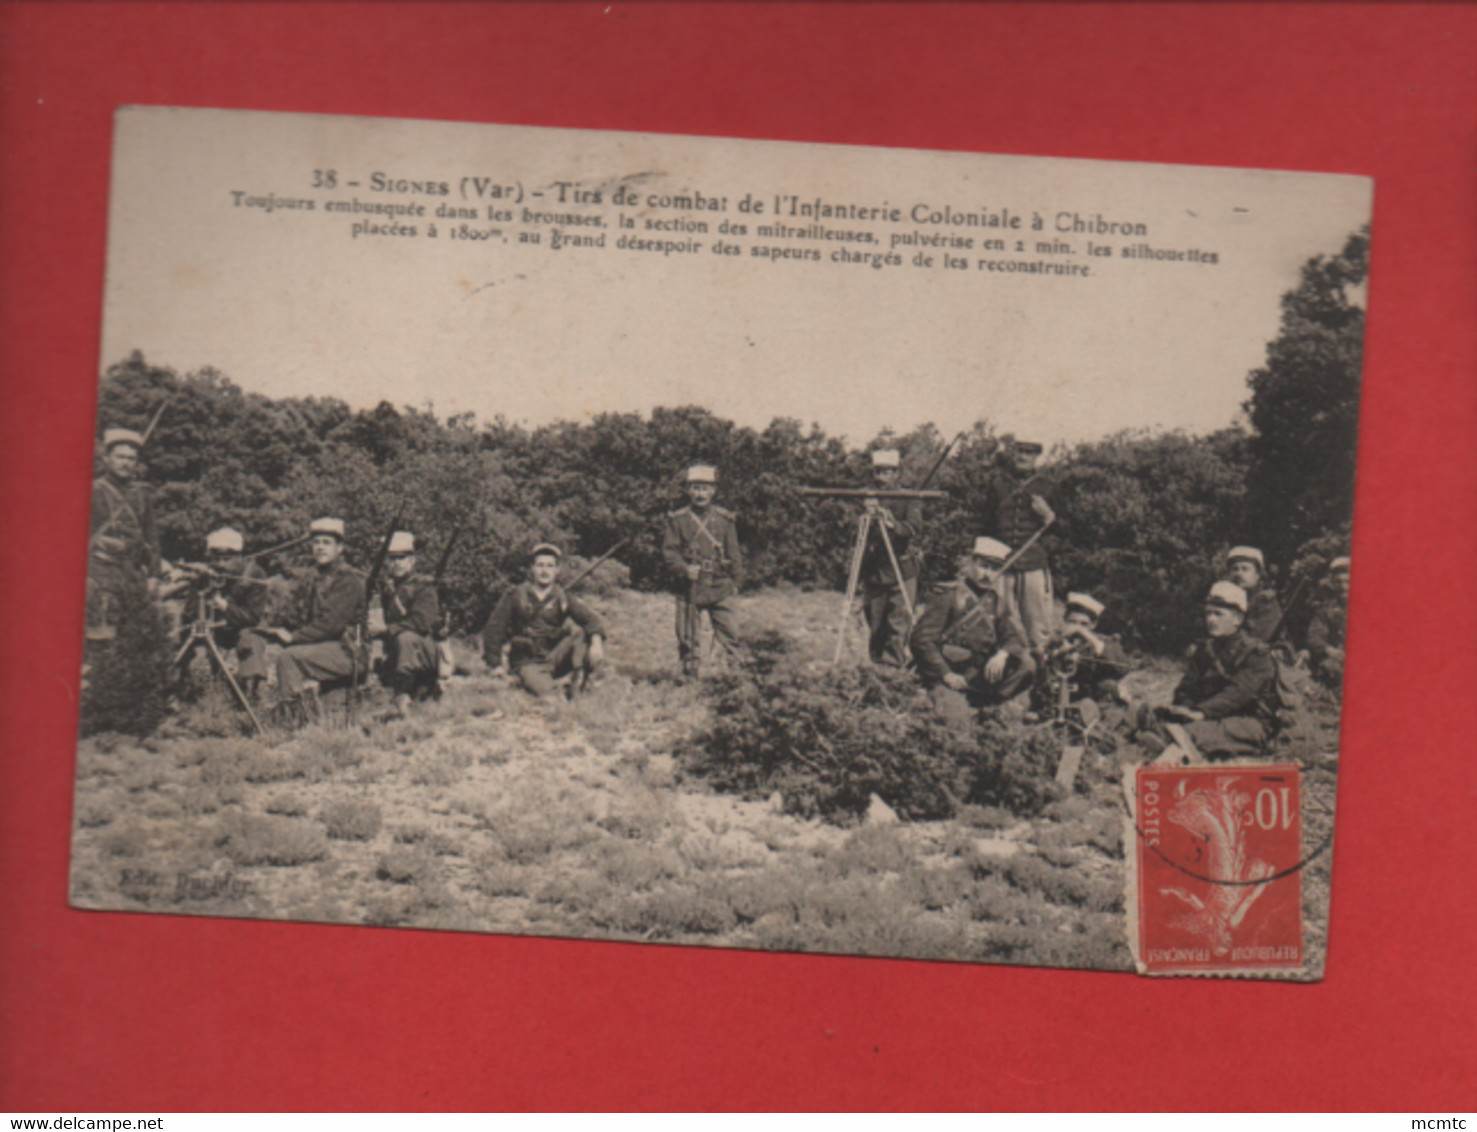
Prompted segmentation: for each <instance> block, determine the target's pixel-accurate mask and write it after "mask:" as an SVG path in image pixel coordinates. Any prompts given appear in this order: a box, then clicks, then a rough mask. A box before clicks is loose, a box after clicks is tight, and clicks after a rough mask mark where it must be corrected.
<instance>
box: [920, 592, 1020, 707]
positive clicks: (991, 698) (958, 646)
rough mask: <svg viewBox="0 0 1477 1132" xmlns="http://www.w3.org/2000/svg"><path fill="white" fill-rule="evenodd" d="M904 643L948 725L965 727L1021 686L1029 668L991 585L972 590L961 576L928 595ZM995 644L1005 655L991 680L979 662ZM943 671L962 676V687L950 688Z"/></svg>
mask: <svg viewBox="0 0 1477 1132" xmlns="http://www.w3.org/2000/svg"><path fill="white" fill-rule="evenodd" d="M910 643H911V645H912V649H913V659H914V660H915V661H916V662H917V664H918V674H919V675H920V676H921V677H922V678H923V684H924V687H926V688H927V689H928V690H929V697H930V698H931V699H932V701H933V705H934V709H935V710H936V711H937V712H938V713H939V715H941V716H943V717H944V719H945V720H946V721H948V722H949V723H950V724H951V725H954V726H962V727H968V726H969V725H970V723H971V722H972V721H973V719H974V715H975V712H976V711H977V710H978V709H979V708H981V707H988V706H990V705H992V704H1000V703H1004V702H1005V701H1006V700H1009V699H1011V698H1012V697H1013V696H1015V695H1017V694H1019V693H1020V692H1022V691H1024V690H1025V689H1026V688H1027V687H1028V686H1029V685H1030V682H1031V678H1032V675H1033V673H1034V671H1035V664H1034V662H1033V661H1032V659H1031V656H1030V651H1029V649H1028V648H1027V647H1026V640H1025V634H1024V632H1023V631H1022V629H1021V626H1020V622H1019V621H1018V620H1017V619H1016V617H1015V614H1014V613H1013V612H1012V611H1011V609H1010V608H1009V606H1008V605H1007V604H1006V603H1005V602H1004V601H1002V600H1001V598H1000V595H999V594H998V593H997V592H996V591H995V590H994V589H993V588H987V589H984V590H976V589H975V588H974V587H973V586H971V585H970V584H969V583H968V582H966V581H964V580H962V579H961V580H959V581H955V582H949V583H946V584H944V585H941V586H939V587H938V589H937V590H936V591H935V592H934V594H933V596H932V597H931V598H929V601H928V605H927V606H926V607H925V608H924V610H923V613H922V615H921V616H920V617H919V618H918V623H917V624H916V625H914V626H913V633H912V636H911V638H910ZM1001 649H1004V650H1005V651H1006V652H1007V653H1008V654H1009V659H1008V660H1007V662H1006V665H1005V672H1004V674H1003V675H1002V676H1001V679H1000V681H999V682H998V683H996V684H991V683H990V682H989V680H988V679H987V678H986V676H985V666H986V664H987V663H988V662H989V660H990V658H991V657H992V656H994V655H995V653H997V652H998V651H1000V650H1001ZM949 672H954V673H958V674H959V675H960V676H963V677H964V679H965V680H966V681H968V687H967V688H966V689H965V690H964V691H962V692H961V691H958V690H956V689H954V688H950V687H949V686H948V685H947V684H945V683H944V682H943V680H944V675H945V674H946V673H949Z"/></svg>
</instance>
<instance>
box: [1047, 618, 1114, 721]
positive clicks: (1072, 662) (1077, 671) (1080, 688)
mask: <svg viewBox="0 0 1477 1132" xmlns="http://www.w3.org/2000/svg"><path fill="white" fill-rule="evenodd" d="M1105 608H1106V607H1105V606H1104V605H1103V603H1102V602H1100V601H1098V600H1097V598H1095V597H1093V596H1092V595H1091V594H1084V593H1069V594H1068V595H1067V612H1066V614H1065V616H1064V617H1063V619H1062V620H1063V624H1062V631H1061V633H1060V634H1059V635H1058V636H1057V638H1056V639H1055V640H1053V641H1052V643H1051V645H1050V646H1049V647H1048V648H1047V650H1046V663H1047V666H1048V672H1047V675H1049V676H1050V677H1051V681H1047V680H1038V681H1037V684H1036V686H1035V687H1034V688H1033V689H1032V700H1033V705H1032V706H1033V708H1034V709H1035V711H1036V713H1037V714H1038V715H1046V714H1048V713H1052V712H1054V711H1055V710H1056V708H1057V706H1058V705H1057V703H1053V702H1051V700H1050V698H1049V692H1048V689H1047V684H1048V683H1049V682H1056V681H1060V683H1058V684H1057V689H1056V690H1057V695H1058V696H1061V695H1062V692H1063V687H1062V685H1065V698H1066V702H1067V703H1068V704H1069V705H1070V704H1080V703H1081V702H1083V701H1084V700H1091V701H1093V702H1095V703H1097V704H1098V705H1099V706H1101V705H1104V704H1111V703H1114V702H1119V701H1120V699H1121V698H1120V696H1119V693H1118V681H1119V680H1120V679H1122V678H1123V676H1124V675H1125V674H1126V673H1127V672H1128V670H1129V668H1130V667H1131V666H1130V664H1129V661H1128V654H1127V653H1125V652H1124V651H1123V646H1122V645H1121V644H1119V643H1118V640H1117V638H1116V637H1112V636H1110V635H1108V634H1106V633H1099V632H1098V629H1097V626H1098V622H1099V621H1100V620H1101V619H1102V616H1103V610H1104V609H1105Z"/></svg>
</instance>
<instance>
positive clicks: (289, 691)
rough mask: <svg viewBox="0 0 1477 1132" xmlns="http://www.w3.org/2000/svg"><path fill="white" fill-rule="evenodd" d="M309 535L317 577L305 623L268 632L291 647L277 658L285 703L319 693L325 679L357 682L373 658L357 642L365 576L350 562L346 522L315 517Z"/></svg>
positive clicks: (310, 583)
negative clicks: (346, 557)
mask: <svg viewBox="0 0 1477 1132" xmlns="http://www.w3.org/2000/svg"><path fill="white" fill-rule="evenodd" d="M308 531H309V533H310V534H311V535H312V539H311V540H310V542H309V546H310V548H311V549H312V552H313V575H312V577H311V578H310V579H309V580H308V583H307V595H306V596H307V602H306V613H305V615H304V617H303V619H302V623H301V624H299V625H297V626H296V627H294V628H290V629H288V628H280V627H274V628H270V629H267V630H266V632H267V634H268V635H270V636H272V637H275V638H276V639H277V640H278V641H279V642H281V643H282V644H284V645H286V646H287V647H286V648H284V649H283V650H282V652H281V654H280V655H279V656H278V657H277V698H278V702H279V703H280V702H282V701H283V700H287V699H291V698H294V697H297V696H300V695H302V693H303V692H304V690H306V689H307V688H308V686H309V685H310V684H311V685H312V686H313V688H314V690H316V688H317V685H318V684H320V683H322V682H323V681H325V680H332V681H339V680H354V679H357V678H358V677H359V675H360V674H361V673H363V672H364V671H365V668H366V661H367V660H368V657H367V656H366V655H365V653H364V647H363V644H362V642H361V641H359V640H358V639H357V638H358V634H359V617H360V615H361V612H362V611H363V609H364V577H363V575H361V574H360V573H359V571H357V570H355V569H353V568H352V567H351V566H350V565H349V564H348V563H347V562H345V561H344V558H343V554H344V522H343V520H342V519H315V520H313V523H312V525H311V526H309V528H308Z"/></svg>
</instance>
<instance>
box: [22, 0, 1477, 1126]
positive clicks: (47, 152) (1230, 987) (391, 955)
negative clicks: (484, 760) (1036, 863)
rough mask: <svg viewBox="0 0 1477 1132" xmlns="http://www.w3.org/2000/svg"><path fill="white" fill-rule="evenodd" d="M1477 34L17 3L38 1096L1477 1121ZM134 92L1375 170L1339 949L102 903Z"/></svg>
mask: <svg viewBox="0 0 1477 1132" xmlns="http://www.w3.org/2000/svg"><path fill="white" fill-rule="evenodd" d="M1474 60H1477V9H1474V8H1473V7H1469V6H1461V5H1455V4H1453V5H1431V6H1415V5H1409V6H1386V5H1380V4H1348V5H1344V4H1322V5H1271V4H1266V5H1262V4H1246V5H1227V6H1219V5H1208V4H1205V5H1183V6H1182V5H1176V4H1168V3H1165V4H1144V5H1129V4H1124V5H1118V4H1108V3H1099V4H1083V5H1077V4H1055V3H1039V4H1024V5H1005V4H1001V5H978V6H974V5H965V4H956V5H944V6H940V7H922V6H907V7H904V6H893V5H888V4H872V5H857V6H849V5H842V4H816V5H780V4H772V5H762V4H760V5H746V6H729V5H696V4H693V5H679V4H652V5H642V6H633V5H630V4H625V3H618V2H617V3H612V5H611V6H610V7H609V8H606V7H605V6H604V5H593V6H587V5H574V4H570V5H564V4H557V5H547V6H539V5H534V4H512V5H507V6H492V5H470V4H467V5H433V4H395V3H326V4H315V5H310V4H302V5H299V4H288V3H257V4H250V3H248V4H226V3H222V4H211V5H208V6H206V5H194V4H187V3H151V4H142V3H140V4H103V3H96V4H95V3H61V4H39V3H14V2H5V3H3V4H0V87H3V89H0V299H3V301H0V359H3V371H0V372H3V378H4V380H3V391H0V397H3V412H0V429H3V443H0V491H3V503H0V508H3V525H0V548H3V549H0V555H3V557H0V563H3V570H4V574H5V577H4V586H3V592H4V593H5V595H6V598H7V602H6V604H7V609H6V614H5V617H4V619H3V624H4V632H5V638H4V639H5V645H4V648H3V649H0V696H3V701H0V706H3V711H0V749H3V753H4V757H3V761H0V925H3V927H0V1107H8V1108H12V1109H16V1108H19V1109H23V1110H33V1109H40V1110H48V1111H50V1110H56V1109H62V1110H65V1109H73V1110H92V1109H101V1110H122V1111H127V1110H138V1111H147V1110H156V1111H157V1110H171V1109H192V1108H209V1109H236V1108H278V1107H282V1108H329V1109H356V1108H416V1107H428V1108H498V1107H551V1106H560V1107H563V1106H575V1107H583V1106H590V1107H596V1106H662V1107H666V1106H694V1107H732V1106H752V1107H773V1106H827V1107H853V1106H866V1107H902V1106H908V1107H915V1106H917V1107H973V1108H1036V1107H1048V1108H1111V1107H1148V1108H1211V1109H1221V1108H1245V1107H1250V1108H1304V1107H1312V1108H1329V1107H1334V1108H1358V1109H1363V1108H1375V1109H1413V1110H1418V1111H1427V1112H1432V1111H1440V1110H1442V1109H1447V1108H1452V1107H1455V1108H1470V1107H1471V1104H1472V1097H1473V1084H1474V1080H1473V1078H1474V1066H1477V1050H1474V1042H1473V1030H1474V1022H1473V1019H1474V1012H1473V1009H1472V1003H1473V1001H1474V996H1473V982H1474V976H1473V971H1474V967H1477V965H1474V963H1473V962H1472V958H1471V957H1472V953H1473V952H1472V946H1471V945H1472V944H1473V942H1474V940H1473V936H1474V932H1473V925H1474V917H1477V911H1474V909H1477V902H1474V901H1473V900H1472V899H1471V896H1472V880H1473V869H1472V859H1473V854H1472V848H1473V846H1472V841H1473V837H1472V830H1473V822H1472V813H1473V811H1472V806H1473V787H1474V785H1477V782H1474V777H1477V775H1474V767H1477V760H1474V758H1473V753H1474V752H1473V746H1474V744H1473V738H1472V716H1473V713H1472V711H1471V708H1472V694H1471V689H1472V688H1473V687H1474V686H1477V680H1474V677H1477V670H1474V648H1473V639H1474V630H1477V625H1474V620H1477V619H1474V616H1473V614H1474V593H1473V589H1472V586H1471V583H1472V580H1473V577H1474V571H1473V562H1474V553H1473V552H1474V550H1477V527H1474V523H1473V520H1474V518H1477V506H1474V503H1477V491H1474V486H1477V485H1474V479H1477V463H1474V460H1473V447H1474V440H1477V419H1474V418H1477V380H1474V375H1477V317H1474V316H1477V257H1474V252H1477V240H1474V238H1473V237H1474V227H1477V207H1474V206H1477V193H1474V187H1477V186H1474V181H1477V144H1474V142H1477V128H1474V124H1477V113H1474V108H1477V78H1474ZM123 103H159V104H180V105H199V106H224V107H243V108H253V109H266V110H296V111H320V112H326V113H340V114H367V115H384V116H394V117H404V118H444V119H453V120H470V121H495V122H510V123H525V124H532V125H552V126H582V127H601V128H610V129H639V130H650V131H661V132H671V133H692V134H717V135H735V136H742V137H756V138H781V139H794V140H801V141H811V140H814V141H830V142H850V143H860V144H868V145H886V146H911V147H924V148H938V149H962V150H976V151H983V152H992V153H1031V154H1052V155H1062V156H1072V157H1101V158H1118V159H1130V160H1139V161H1167V162H1181V163H1191V164H1219V165H1245V166H1262V167H1270V168H1276V169H1309V170H1325V171H1337V172H1350V173H1363V174H1371V175H1373V176H1374V177H1375V178H1376V179H1377V186H1376V205H1375V208H1376V212H1375V215H1376V220H1375V228H1374V250H1373V277H1372V286H1371V287H1370V304H1371V306H1370V312H1371V313H1370V320H1369V333H1368V351H1367V361H1366V370H1365V390H1364V415H1363V431H1362V435H1361V441H1360V446H1361V451H1360V460H1361V468H1360V484H1359V501H1358V515H1357V534H1356V546H1355V556H1356V558H1357V560H1358V570H1357V571H1356V577H1355V580H1354V595H1353V607H1352V629H1351V652H1352V659H1351V664H1350V667H1349V677H1348V685H1347V692H1348V704H1349V706H1348V708H1347V711H1346V713H1345V728H1346V732H1345V736H1346V737H1345V742H1344V746H1343V774H1342V780H1341V782H1340V784H1339V789H1340V799H1339V801H1340V813H1339V823H1338V824H1339V839H1338V842H1337V847H1336V852H1335V867H1334V875H1335V881H1334V887H1335V898H1334V902H1333V922H1332V931H1331V937H1332V938H1331V947H1330V951H1329V976H1328V978H1327V979H1326V980H1325V981H1324V982H1323V983H1321V984H1320V985H1317V986H1284V985H1271V984H1247V983H1242V982H1230V981H1214V982H1211V981H1189V980H1184V981H1146V980H1141V979H1136V978H1134V977H1132V976H1127V975H1109V974H1093V973H1085V972H1058V971H1040V970H1029V969H1013V968H1003V967H976V966H963V965H947V964H930V963H917V962H890V961H878V960H850V959H836V958H824V957H804V956H782V955H765V954H745V953H733V952H716V951H706V950H699V949H682V948H670V947H668V948H658V947H638V946H625V945H614V944H595V943H576V942H562V941H544V940H528V939H516V938H496V937H486V936H475V935H449V934H436V933H427V932H408V931H387V930H371V929H360V928H334V927H314V926H305V925H293V924H268V923H249V922H232V921H213V920H197V919H189V918H181V917H173V916H133V915H120V914H104V913H91V914H89V913H82V912H75V911H71V910H69V909H68V908H67V907H66V904H65V894H66V884H67V849H68V831H69V822H70V812H71V783H72V760H73V744H74V733H75V726H76V685H77V672H78V663H79V654H80V648H81V635H82V633H81V630H82V625H81V615H82V600H81V598H82V584H83V565H84V554H83V548H84V544H85V530H86V506H87V486H88V481H89V478H90V472H91V465H92V436H93V424H94V422H93V411H94V410H93V399H94V385H95V379H96V374H97V364H98V328H99V313H100V307H101V293H102V279H103V249H104V235H105V228H104V219H105V205H106V200H107V183H108V158H109V141H110V129H111V117H112V113H113V110H114V108H115V107H116V106H118V105H119V104H123ZM1333 250H1336V249H1330V251H1333Z"/></svg>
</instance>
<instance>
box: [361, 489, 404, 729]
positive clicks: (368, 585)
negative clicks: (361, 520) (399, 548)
mask: <svg viewBox="0 0 1477 1132" xmlns="http://www.w3.org/2000/svg"><path fill="white" fill-rule="evenodd" d="M404 515H405V501H404V500H403V499H402V500H401V501H400V506H399V507H398V508H397V509H396V511H395V518H394V519H393V520H392V521H391V522H390V526H389V528H388V529H387V530H386V531H385V537H384V538H383V539H381V540H380V547H379V550H378V551H377V552H376V553H375V556H374V561H373V562H372V563H371V564H370V567H369V573H368V574H366V575H365V576H364V606H363V609H362V611H361V612H360V614H359V616H358V617H357V618H356V619H355V634H354V635H355V636H356V637H357V638H358V639H357V640H355V641H354V642H353V643H352V644H351V645H350V646H349V653H350V663H351V665H352V666H353V673H352V676H353V678H352V680H351V682H350V684H349V689H350V695H351V696H352V697H353V706H354V707H355V708H357V707H358V706H359V700H360V696H361V691H360V688H359V650H360V649H361V648H364V647H367V646H368V643H369V606H370V602H371V601H372V600H373V599H374V587H375V585H376V584H377V583H378V582H379V576H380V571H381V570H383V569H384V565H385V557H386V556H387V555H388V554H389V553H390V540H391V539H392V538H394V537H395V532H396V531H398V530H399V529H400V520H401V519H402V518H403V517H404Z"/></svg>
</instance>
